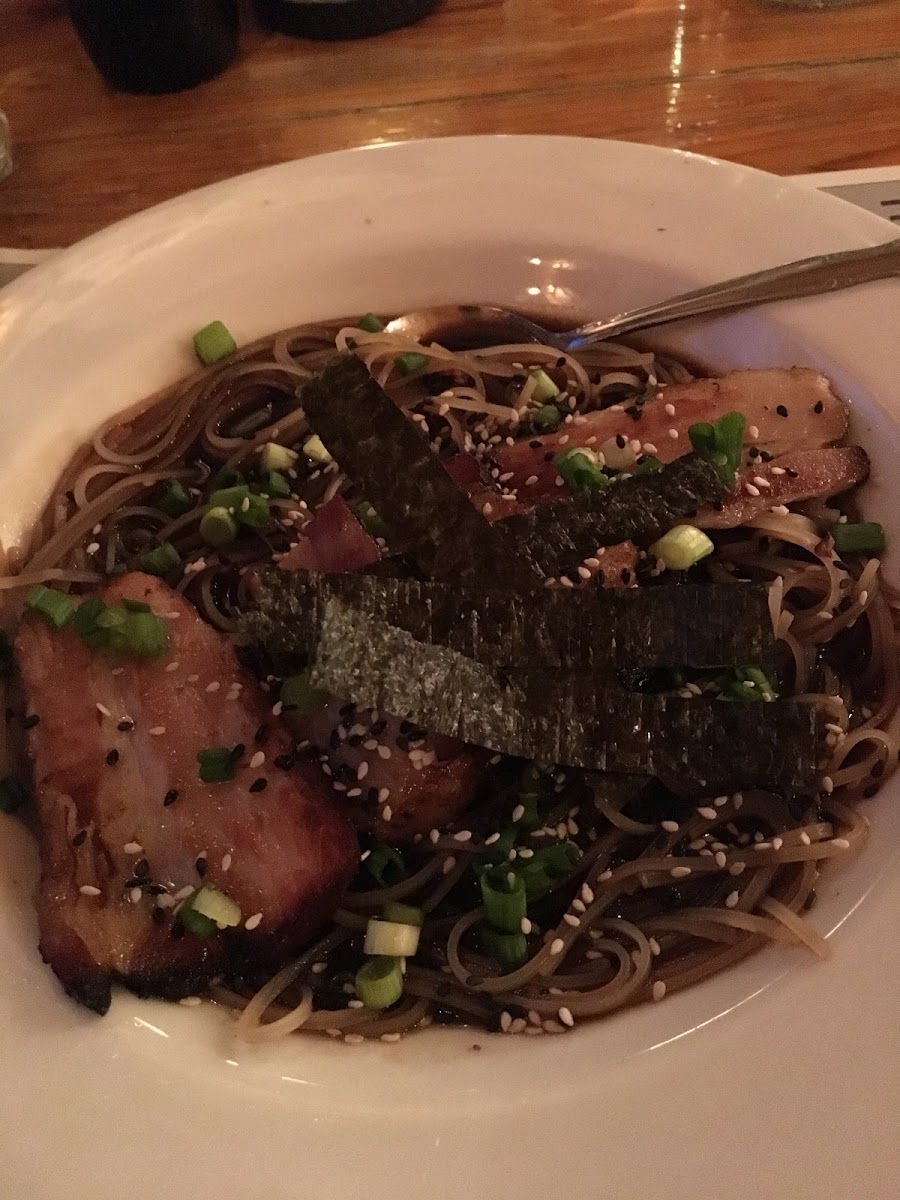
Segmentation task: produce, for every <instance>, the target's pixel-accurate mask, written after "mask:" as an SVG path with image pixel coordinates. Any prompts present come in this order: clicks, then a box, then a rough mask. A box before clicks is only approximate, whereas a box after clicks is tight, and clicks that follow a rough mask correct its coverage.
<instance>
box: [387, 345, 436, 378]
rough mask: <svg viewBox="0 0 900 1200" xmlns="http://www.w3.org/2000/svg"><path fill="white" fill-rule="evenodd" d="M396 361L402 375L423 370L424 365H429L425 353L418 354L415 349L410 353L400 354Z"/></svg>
mask: <svg viewBox="0 0 900 1200" xmlns="http://www.w3.org/2000/svg"><path fill="white" fill-rule="evenodd" d="M394 363H395V364H396V367H397V370H398V371H399V372H400V374H401V375H412V374H413V373H414V372H415V371H421V370H422V368H423V367H425V366H427V365H428V359H427V358H426V357H425V355H424V354H418V353H416V351H415V350H411V351H410V352H409V353H408V354H398V355H397V357H396V358H395V359H394Z"/></svg>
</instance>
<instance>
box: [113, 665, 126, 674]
mask: <svg viewBox="0 0 900 1200" xmlns="http://www.w3.org/2000/svg"><path fill="white" fill-rule="evenodd" d="M124 674H125V668H124V667H113V669H112V670H111V671H110V675H124Z"/></svg>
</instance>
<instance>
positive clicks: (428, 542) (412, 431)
mask: <svg viewBox="0 0 900 1200" xmlns="http://www.w3.org/2000/svg"><path fill="white" fill-rule="evenodd" d="M299 400H300V404H301V405H302V406H303V411H304V413H305V414H306V419H307V420H308V421H309V424H310V426H311V427H312V429H313V430H314V431H315V432H316V433H317V434H318V435H319V437H320V438H321V439H322V441H323V442H324V444H325V446H326V447H327V448H328V451H329V453H330V454H331V456H332V458H334V459H335V460H336V461H337V462H338V463H339V464H340V466H341V469H342V470H343V471H344V472H346V474H347V475H348V476H349V477H350V478H351V479H352V480H353V481H354V483H356V484H358V485H359V488H360V490H361V492H362V494H363V495H364V496H365V498H366V500H367V501H368V502H369V503H370V504H371V505H372V506H373V508H374V509H375V511H376V512H377V513H378V515H379V517H381V519H382V520H383V521H384V522H385V524H386V525H387V526H388V527H389V528H390V530H391V532H392V534H393V535H394V536H395V537H396V539H397V540H398V541H399V543H400V544H401V545H402V546H403V547H404V549H406V550H408V552H409V553H411V554H412V555H413V556H414V557H415V559H416V560H417V561H418V562H419V563H420V564H421V566H422V568H423V569H424V570H425V572H426V573H427V574H428V575H431V576H435V577H437V578H450V579H460V580H467V579H477V578H479V577H481V578H484V577H485V576H487V575H491V576H494V577H496V578H500V579H502V580H503V582H504V583H505V584H506V585H507V586H510V587H520V588H532V587H536V586H538V585H539V583H540V573H539V572H538V571H537V570H536V568H535V567H533V566H530V565H529V564H528V561H527V559H526V558H524V557H523V556H522V555H520V554H518V553H517V551H516V547H515V546H514V544H513V543H512V542H510V540H509V539H508V538H507V537H505V536H503V535H501V534H500V533H499V532H498V530H497V528H496V527H494V526H492V525H491V524H490V522H488V521H487V520H485V518H484V516H483V515H482V514H481V513H480V512H478V510H477V509H476V508H475V506H474V505H473V504H472V502H471V500H470V499H469V497H468V496H467V495H466V493H465V492H463V491H462V490H461V489H460V488H459V487H457V485H456V483H455V482H454V481H453V479H451V477H450V475H449V474H448V473H447V471H446V470H445V469H444V467H443V465H442V464H441V461H440V459H439V458H438V457H437V455H436V454H435V453H434V452H433V451H432V449H431V447H430V445H429V444H428V440H427V438H425V437H423V435H422V433H421V432H420V431H419V430H418V429H417V428H416V427H415V425H414V424H413V422H412V421H410V420H409V419H408V418H407V417H406V416H405V415H404V414H403V413H402V412H401V410H400V409H399V408H398V407H397V405H396V404H394V402H393V400H391V398H390V396H388V394H387V392H385V391H384V389H383V388H381V387H379V385H378V384H377V383H376V382H375V380H374V379H373V378H372V377H371V375H370V374H369V372H368V370H367V368H366V367H365V366H364V364H363V363H362V362H360V360H359V359H358V358H355V357H354V356H352V355H339V356H337V357H336V358H335V359H334V360H333V361H332V362H330V363H329V364H328V366H326V367H325V369H324V371H322V372H321V374H319V375H317V376H315V377H314V378H313V379H311V380H309V382H308V383H305V384H304V385H303V387H302V389H301V391H300V393H299Z"/></svg>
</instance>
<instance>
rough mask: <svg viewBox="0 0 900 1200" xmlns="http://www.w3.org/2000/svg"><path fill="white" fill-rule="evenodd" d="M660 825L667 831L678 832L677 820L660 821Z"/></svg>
mask: <svg viewBox="0 0 900 1200" xmlns="http://www.w3.org/2000/svg"><path fill="white" fill-rule="evenodd" d="M660 827H661V828H662V829H664V830H665V831H666V833H677V832H678V822H677V821H660Z"/></svg>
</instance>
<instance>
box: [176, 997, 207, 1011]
mask: <svg viewBox="0 0 900 1200" xmlns="http://www.w3.org/2000/svg"><path fill="white" fill-rule="evenodd" d="M178 1003H179V1004H183V1005H184V1007H185V1008H196V1007H197V1005H198V1004H202V1003H203V1001H202V1000H201V999H200V997H199V996H182V997H181V999H180V1000H179V1001H178Z"/></svg>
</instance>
